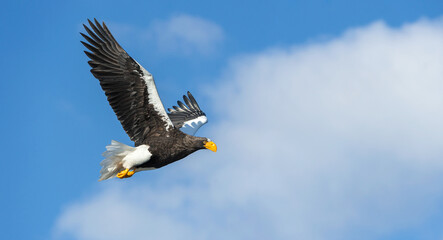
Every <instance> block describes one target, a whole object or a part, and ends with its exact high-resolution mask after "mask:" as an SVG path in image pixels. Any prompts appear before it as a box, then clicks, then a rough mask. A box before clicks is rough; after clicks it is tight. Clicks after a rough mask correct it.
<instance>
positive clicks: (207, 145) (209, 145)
mask: <svg viewBox="0 0 443 240" xmlns="http://www.w3.org/2000/svg"><path fill="white" fill-rule="evenodd" d="M205 148H207V149H209V150H211V151H213V152H217V145H215V143H214V142H212V141H211V142H206V143H205Z"/></svg>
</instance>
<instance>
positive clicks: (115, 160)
mask: <svg viewBox="0 0 443 240" xmlns="http://www.w3.org/2000/svg"><path fill="white" fill-rule="evenodd" d="M135 149H136V148H134V147H131V146H128V145H126V144H123V143H120V142H117V141H114V140H112V141H111V144H110V145H108V146H106V152H104V153H103V154H102V155H103V157H105V159H104V160H103V161H101V163H100V165H101V166H102V169H101V170H100V179H99V181H102V180H106V179H109V178H113V177H115V176H116V175H117V173H119V172H120V171H122V170H124V169H125V168H124V167H123V162H122V160H123V158H125V157H126V155H128V154H129V153H131V152H133V151H134V150H135Z"/></svg>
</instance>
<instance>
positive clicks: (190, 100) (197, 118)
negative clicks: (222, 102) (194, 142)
mask: <svg viewBox="0 0 443 240" xmlns="http://www.w3.org/2000/svg"><path fill="white" fill-rule="evenodd" d="M183 101H184V102H185V103H186V105H185V104H183V103H182V102H181V101H177V105H178V106H173V108H168V111H169V112H170V113H168V115H169V118H170V119H171V121H172V123H173V124H174V126H175V127H176V128H180V130H181V131H182V132H184V133H186V134H189V135H194V134H195V133H196V132H197V130H198V129H199V128H200V127H201V126H203V125H204V124H205V123H207V122H208V118H206V114H205V113H204V112H203V111H202V110H201V109H200V106H199V105H198V103H197V101H195V98H194V97H193V96H192V94H191V93H190V92H188V96H186V95H183Z"/></svg>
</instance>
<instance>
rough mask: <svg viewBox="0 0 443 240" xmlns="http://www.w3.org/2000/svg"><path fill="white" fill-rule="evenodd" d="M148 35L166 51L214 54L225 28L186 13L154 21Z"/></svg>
mask: <svg viewBox="0 0 443 240" xmlns="http://www.w3.org/2000/svg"><path fill="white" fill-rule="evenodd" d="M146 36H147V38H148V39H150V40H154V41H155V42H156V44H157V46H158V47H159V49H160V50H162V51H164V52H168V53H169V52H172V53H181V54H186V55H191V54H201V55H208V54H212V53H214V52H215V51H216V50H217V48H218V47H219V46H220V44H221V42H222V40H223V39H224V33H223V30H222V28H221V27H220V26H218V25H217V24H215V23H213V22H211V21H209V20H206V19H202V18H199V17H195V16H190V15H185V14H181V15H176V16H173V17H171V18H170V19H168V20H164V21H163V20H156V21H154V22H153V23H152V24H151V26H150V27H149V28H148V30H147V31H146Z"/></svg>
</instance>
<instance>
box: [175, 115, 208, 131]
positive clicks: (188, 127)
mask: <svg viewBox="0 0 443 240" xmlns="http://www.w3.org/2000/svg"><path fill="white" fill-rule="evenodd" d="M207 122H208V118H206V116H200V117H198V118H195V119H192V120H189V121H186V122H184V123H183V126H182V127H181V128H180V131H182V132H184V133H186V134H189V135H194V134H195V133H196V132H197V130H198V129H199V128H200V127H201V126H203V125H204V124H205V123H207Z"/></svg>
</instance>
